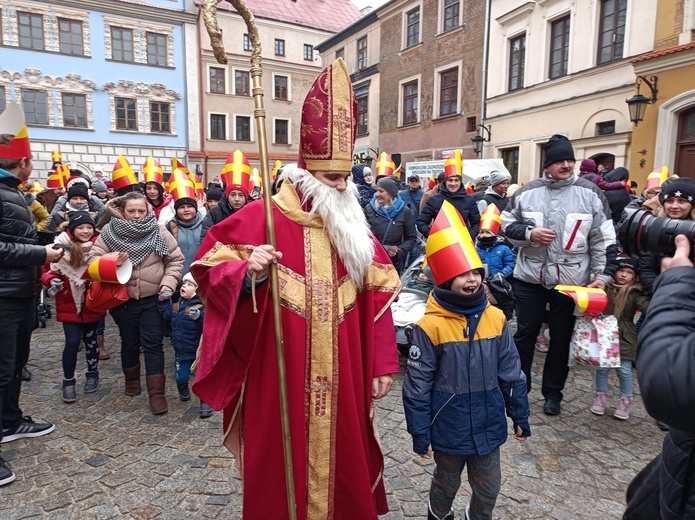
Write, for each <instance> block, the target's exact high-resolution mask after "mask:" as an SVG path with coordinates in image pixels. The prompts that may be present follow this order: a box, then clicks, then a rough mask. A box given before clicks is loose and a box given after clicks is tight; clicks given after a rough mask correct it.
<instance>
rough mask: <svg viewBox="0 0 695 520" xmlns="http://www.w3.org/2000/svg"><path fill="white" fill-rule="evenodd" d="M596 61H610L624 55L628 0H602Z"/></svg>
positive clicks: (599, 63) (599, 62) (598, 62)
mask: <svg viewBox="0 0 695 520" xmlns="http://www.w3.org/2000/svg"><path fill="white" fill-rule="evenodd" d="M600 3H601V17H600V18H599V30H598V56H597V59H596V63H597V64H598V65H601V64H602V63H608V62H609V61H613V60H619V59H621V58H622V57H623V44H624V43H625V20H626V17H627V0H601V1H600Z"/></svg>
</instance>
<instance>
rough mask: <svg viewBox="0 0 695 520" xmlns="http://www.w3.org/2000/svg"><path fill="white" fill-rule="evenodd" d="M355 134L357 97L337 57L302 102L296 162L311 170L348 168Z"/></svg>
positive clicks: (344, 66) (343, 170)
mask: <svg viewBox="0 0 695 520" xmlns="http://www.w3.org/2000/svg"><path fill="white" fill-rule="evenodd" d="M356 134H357V99H356V98H355V92H354V91H353V90H352V83H351V81H350V75H349V74H348V70H347V66H346V65H345V62H344V61H343V59H342V58H338V59H337V60H335V61H334V62H333V63H332V64H331V65H329V66H328V67H327V68H326V69H324V70H323V71H322V72H321V74H319V76H318V78H316V81H314V84H313V85H312V86H311V88H310V89H309V92H308V94H307V95H306V99H305V100H304V104H303V105H302V123H301V127H300V131H299V157H298V158H297V165H298V166H299V167H300V168H303V169H305V170H309V171H312V172H315V171H319V170H323V171H341V172H349V171H350V170H351V169H352V150H353V148H354V146H355V136H356Z"/></svg>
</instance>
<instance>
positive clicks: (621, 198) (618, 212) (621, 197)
mask: <svg viewBox="0 0 695 520" xmlns="http://www.w3.org/2000/svg"><path fill="white" fill-rule="evenodd" d="M628 177H629V173H628V171H627V170H626V169H625V168H616V169H615V170H612V171H611V172H610V173H608V174H606V176H605V177H604V179H605V180H606V181H608V182H620V181H627V180H628ZM603 195H604V196H605V197H606V200H607V201H608V206H610V208H611V218H612V219H613V222H614V223H615V224H616V225H618V223H619V222H620V219H621V217H622V215H623V210H624V209H625V207H626V206H627V205H628V204H630V201H631V199H630V194H629V193H628V192H627V190H626V189H625V186H623V185H622V184H621V187H620V188H619V189H616V190H606V191H605V192H604V193H603Z"/></svg>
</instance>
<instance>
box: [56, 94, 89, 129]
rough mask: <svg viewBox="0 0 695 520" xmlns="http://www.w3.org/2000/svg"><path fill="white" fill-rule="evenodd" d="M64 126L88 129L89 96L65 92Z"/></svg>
mask: <svg viewBox="0 0 695 520" xmlns="http://www.w3.org/2000/svg"><path fill="white" fill-rule="evenodd" d="M62 98H63V126H64V127H73V128H87V96H85V95H84V94H72V93H68V92H63V95H62Z"/></svg>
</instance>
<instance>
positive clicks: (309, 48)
mask: <svg viewBox="0 0 695 520" xmlns="http://www.w3.org/2000/svg"><path fill="white" fill-rule="evenodd" d="M304 60H306V61H314V46H313V45H309V44H308V43H305V44H304Z"/></svg>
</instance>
